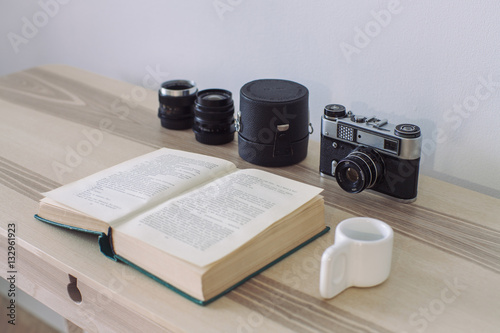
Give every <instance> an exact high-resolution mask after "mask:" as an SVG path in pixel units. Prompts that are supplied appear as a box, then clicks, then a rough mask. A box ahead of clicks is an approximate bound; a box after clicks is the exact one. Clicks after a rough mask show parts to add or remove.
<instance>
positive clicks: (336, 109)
mask: <svg viewBox="0 0 500 333" xmlns="http://www.w3.org/2000/svg"><path fill="white" fill-rule="evenodd" d="M346 114H347V113H346V110H345V106H343V105H340V104H328V105H327V106H325V117H327V118H344V117H345V116H346Z"/></svg>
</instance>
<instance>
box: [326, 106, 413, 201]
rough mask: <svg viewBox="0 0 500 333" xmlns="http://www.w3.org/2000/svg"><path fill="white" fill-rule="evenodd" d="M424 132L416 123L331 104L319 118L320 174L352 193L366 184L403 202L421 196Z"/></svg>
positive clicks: (363, 187) (366, 187)
mask: <svg viewBox="0 0 500 333" xmlns="http://www.w3.org/2000/svg"><path fill="white" fill-rule="evenodd" d="M421 145H422V137H421V135H420V128H419V127H418V126H416V125H412V124H399V125H393V124H390V123H389V122H388V121H387V119H377V118H376V117H375V116H373V117H364V116H358V115H354V114H353V113H352V112H351V111H349V112H346V109H345V107H344V106H342V105H339V104H329V105H327V106H326V107H325V111H324V116H323V118H322V119H321V157H320V173H321V175H323V176H333V177H335V178H336V180H337V183H338V184H339V185H340V187H341V188H342V189H343V190H345V191H346V192H349V193H359V192H361V191H363V190H364V189H371V190H373V191H376V192H379V193H382V194H385V195H388V196H390V197H392V198H393V199H397V200H398V201H402V202H412V201H414V200H415V199H416V197H417V185H418V170H419V164H420V152H421Z"/></svg>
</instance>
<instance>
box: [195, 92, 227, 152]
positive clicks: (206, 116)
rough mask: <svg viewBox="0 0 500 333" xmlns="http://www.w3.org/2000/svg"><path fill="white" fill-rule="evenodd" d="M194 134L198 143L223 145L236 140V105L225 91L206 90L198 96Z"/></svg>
mask: <svg viewBox="0 0 500 333" xmlns="http://www.w3.org/2000/svg"><path fill="white" fill-rule="evenodd" d="M193 132H194V134H195V138H196V140H197V141H198V142H201V143H204V144H208V145H221V144H225V143H228V142H231V141H233V139H234V132H235V126H234V103H233V98H232V94H231V92H230V91H228V90H224V89H206V90H202V91H199V92H198V93H197V94H196V100H195V103H194V125H193Z"/></svg>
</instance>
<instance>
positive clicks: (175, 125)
mask: <svg viewBox="0 0 500 333" xmlns="http://www.w3.org/2000/svg"><path fill="white" fill-rule="evenodd" d="M197 91H198V89H197V88H196V83H195V82H194V81H188V80H171V81H166V82H163V83H162V85H161V88H160V90H159V91H158V99H159V101H160V107H159V108H158V117H159V118H160V119H161V125H162V126H163V127H165V128H168V129H175V130H180V129H187V128H191V127H192V126H193V118H194V111H193V109H194V100H195V98H196V92H197Z"/></svg>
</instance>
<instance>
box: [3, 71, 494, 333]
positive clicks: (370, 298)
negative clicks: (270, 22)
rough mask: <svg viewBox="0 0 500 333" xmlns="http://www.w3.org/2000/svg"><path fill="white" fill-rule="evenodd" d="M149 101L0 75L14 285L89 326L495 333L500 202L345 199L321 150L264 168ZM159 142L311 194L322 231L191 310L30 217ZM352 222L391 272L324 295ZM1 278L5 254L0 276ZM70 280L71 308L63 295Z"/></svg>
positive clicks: (366, 195)
mask: <svg viewBox="0 0 500 333" xmlns="http://www.w3.org/2000/svg"><path fill="white" fill-rule="evenodd" d="M233 93H237V92H233ZM157 107H158V102H157V92H155V91H149V90H146V89H144V88H142V87H138V86H133V85H130V84H128V83H125V82H121V81H116V80H112V79H109V78H105V77H102V76H99V75H96V74H93V73H90V72H86V71H83V70H80V69H76V68H72V67H68V66H63V65H50V66H43V67H39V68H32V69H28V70H25V71H23V72H19V73H15V74H11V75H8V76H5V77H1V78H0V117H1V118H0V119H1V121H0V198H1V203H0V214H1V216H2V218H1V225H0V235H1V246H0V249H1V252H2V258H6V252H7V250H6V248H7V242H6V237H7V231H6V230H7V224H9V223H15V224H16V227H17V228H16V239H17V245H16V246H17V249H16V250H17V252H16V254H17V266H18V267H17V269H18V279H17V287H18V288H20V289H22V290H24V291H25V292H27V293H28V294H30V295H32V296H33V297H34V298H36V299H38V300H40V301H41V302H43V303H44V304H46V305H48V306H49V307H51V308H52V309H54V310H55V311H57V312H59V313H60V314H62V315H63V316H64V317H65V318H67V319H68V320H70V321H71V322H73V323H75V324H76V325H78V326H80V327H82V328H83V329H85V330H87V331H89V332H108V331H113V332H125V331H130V332H141V331H142V332H144V331H148V332H163V331H176V332H177V331H184V332H200V331H203V332H280V331H293V332H359V331H362V332H498V331H499V327H500V224H499V215H500V200H498V199H495V198H492V197H489V196H486V195H483V194H480V193H476V192H473V191H470V190H466V189H463V188H460V187H457V186H455V185H453V184H448V183H444V182H442V181H438V180H436V179H432V178H429V177H425V176H421V178H420V182H419V194H418V199H417V201H416V202H414V203H412V204H402V203H397V202H395V201H392V200H390V199H387V198H384V197H381V196H379V195H376V194H373V193H370V192H367V191H365V192H363V193H361V194H358V195H352V194H347V193H345V192H343V191H342V190H341V189H340V188H339V186H338V185H337V184H336V182H335V180H332V179H327V178H322V177H320V176H319V172H318V168H319V143H318V142H311V143H310V147H309V151H308V157H307V158H306V160H304V161H303V162H302V163H299V164H297V165H294V166H289V167H283V168H262V167H258V166H255V165H252V164H249V163H247V162H245V161H243V160H242V159H241V158H239V156H238V149H237V141H234V142H232V143H229V144H226V145H222V146H206V145H203V144H200V143H198V142H196V140H195V139H194V135H193V133H192V132H191V131H190V130H185V131H172V130H167V129H164V128H162V127H161V125H160V121H159V119H158V118H157ZM160 147H170V148H176V149H182V150H186V151H191V152H196V153H204V154H208V155H212V156H217V157H221V158H225V159H228V160H231V161H233V162H234V163H235V164H236V165H237V166H238V167H239V168H260V169H265V170H268V171H271V172H273V173H276V174H280V175H283V176H285V177H289V178H292V179H296V180H300V181H303V182H306V183H309V184H312V185H316V186H320V187H322V188H324V192H323V195H324V197H325V202H326V204H327V207H326V213H327V216H326V223H327V224H328V225H329V226H331V227H332V231H331V232H330V233H329V234H327V235H326V236H323V237H321V238H320V239H318V240H317V241H315V242H313V243H312V244H310V245H308V246H306V247H305V248H304V249H302V250H300V251H298V252H297V253H295V254H293V255H292V256H291V257H289V258H287V259H285V260H284V261H282V262H280V263H279V264H277V265H275V266H274V267H272V268H270V269H269V270H267V271H266V272H264V273H263V274H260V275H259V276H257V277H255V278H253V279H251V280H250V281H248V282H247V283H245V284H244V285H242V286H240V287H238V288H237V289H236V290H234V291H232V292H230V293H229V294H228V295H226V296H224V297H223V298H221V299H220V300H218V301H216V302H214V303H213V304H211V305H209V306H207V307H201V306H198V305H195V304H193V303H191V302H189V301H187V300H185V299H184V298H182V297H180V296H178V295H177V294H175V293H173V292H171V291H170V290H168V289H167V288H165V287H163V286H161V285H160V284H158V283H156V282H154V281H153V280H152V279H149V278H147V277H146V276H143V275H142V274H140V273H138V272H136V271H135V270H133V269H131V268H130V267H127V266H125V265H123V264H120V263H116V262H113V261H111V260H109V259H107V258H105V257H104V256H103V255H101V254H100V253H99V250H98V247H97V240H96V238H95V237H93V236H89V235H82V234H81V233H78V232H72V231H68V230H65V229H61V228H57V227H54V226H50V225H46V224H42V223H40V222H37V221H36V220H34V219H33V217H32V216H33V214H34V213H35V212H36V210H37V202H38V200H39V199H40V198H42V194H41V193H43V192H45V191H48V190H51V189H53V188H56V187H58V186H60V185H62V184H66V183H69V182H71V181H74V180H77V179H80V178H82V177H84V176H87V175H90V174H92V173H95V172H97V171H100V170H102V169H104V168H106V167H109V166H112V165H114V164H117V163H119V162H122V161H125V160H127V159H130V158H133V157H135V156H138V155H141V154H144V153H146V152H149V151H152V150H154V149H157V148H160ZM352 216H370V217H374V218H378V219H381V220H383V221H385V222H387V223H388V224H389V225H391V226H392V228H393V229H394V231H395V243H394V253H393V261H392V269H391V275H390V277H389V279H388V280H387V281H386V282H384V283H383V284H381V285H379V286H377V287H373V288H350V289H348V290H346V291H344V292H343V293H341V294H340V295H339V296H337V297H335V298H333V299H330V300H324V299H322V298H321V297H320V295H319V290H318V283H319V262H320V257H321V254H322V253H323V251H324V250H325V249H326V248H327V247H328V246H329V245H331V244H332V243H333V237H334V231H333V230H334V229H335V226H336V225H337V224H338V223H339V222H340V221H342V220H343V219H345V218H348V217H352ZM7 270H8V269H7V262H6V259H1V260H0V272H1V275H0V276H2V277H4V278H5V277H6V274H7V273H6V272H7ZM69 275H71V276H73V277H75V278H76V281H77V286H78V289H79V290H80V292H81V295H82V300H81V302H75V301H73V300H72V299H71V298H70V296H69V295H68V292H67V285H68V284H69V283H70V278H69ZM0 320H5V316H4V315H2V316H1V317H0ZM20 320H21V319H20Z"/></svg>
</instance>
